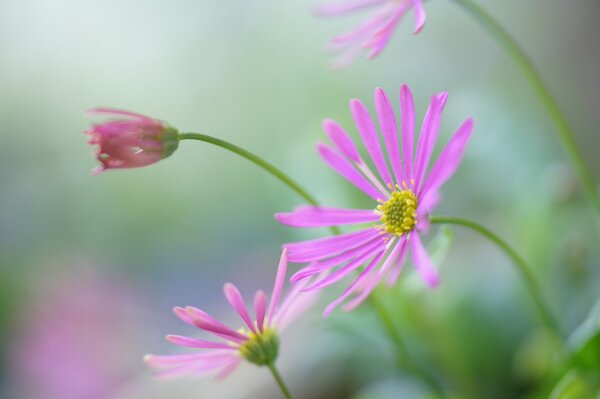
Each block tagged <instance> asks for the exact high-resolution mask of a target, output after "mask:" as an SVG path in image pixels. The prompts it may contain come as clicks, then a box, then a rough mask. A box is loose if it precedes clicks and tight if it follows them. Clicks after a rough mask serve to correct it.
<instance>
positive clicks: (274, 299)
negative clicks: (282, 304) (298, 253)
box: [267, 248, 288, 320]
mask: <svg viewBox="0 0 600 399" xmlns="http://www.w3.org/2000/svg"><path fill="white" fill-rule="evenodd" d="M287 264H288V250H287V248H284V249H283V252H282V253H281V258H280V259H279V266H278V267H277V276H275V284H274V285H273V293H272V294H271V303H270V304H269V310H268V312H267V319H268V320H271V319H272V318H273V316H274V315H275V308H276V307H277V305H278V304H279V298H280V297H281V290H282V289H283V284H284V283H285V276H286V274H287Z"/></svg>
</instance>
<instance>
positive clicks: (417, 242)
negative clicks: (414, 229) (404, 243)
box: [410, 233, 440, 287]
mask: <svg viewBox="0 0 600 399" xmlns="http://www.w3.org/2000/svg"><path fill="white" fill-rule="evenodd" d="M410 245H411V251H412V258H413V262H414V263H415V268H416V269H417V271H418V272H419V274H420V275H421V278H422V279H423V280H424V281H425V283H427V285H429V286H430V287H435V286H437V285H438V284H439V283H440V278H439V275H438V272H437V270H436V268H435V266H434V265H433V262H432V261H431V258H430V257H429V254H427V251H426V250H425V247H424V246H423V243H422V242H421V238H420V237H419V235H418V234H414V233H413V234H412V236H411V237H410Z"/></svg>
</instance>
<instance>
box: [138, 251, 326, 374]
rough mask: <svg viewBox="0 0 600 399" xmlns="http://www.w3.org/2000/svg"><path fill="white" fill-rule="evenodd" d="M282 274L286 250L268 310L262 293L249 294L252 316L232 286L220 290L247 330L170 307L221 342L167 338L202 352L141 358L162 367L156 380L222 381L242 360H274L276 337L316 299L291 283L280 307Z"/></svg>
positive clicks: (192, 309) (194, 310)
mask: <svg viewBox="0 0 600 399" xmlns="http://www.w3.org/2000/svg"><path fill="white" fill-rule="evenodd" d="M286 271H287V252H286V251H285V250H284V251H283V253H282V255H281V259H280V261H279V268H278V270H277V276H276V278H275V285H274V287H273V293H272V296H271V301H270V303H269V304H268V306H267V302H268V299H267V296H266V294H265V293H264V292H263V291H261V290H259V291H257V292H256V294H255V296H254V312H255V318H254V319H252V318H251V316H250V314H249V313H248V311H247V309H246V305H245V302H244V299H243V297H242V295H241V294H240V292H239V290H238V289H237V287H236V286H234V285H233V284H230V283H227V284H225V287H224V292H225V297H226V298H227V301H228V302H229V303H230V305H231V306H232V307H233V309H234V310H235V311H236V312H237V313H238V315H239V316H240V318H241V319H242V320H243V322H244V324H245V325H246V327H243V328H241V329H237V330H235V329H232V328H229V327H228V326H226V325H224V324H222V323H220V322H219V321H217V320H216V319H214V318H213V317H212V316H210V315H209V314H207V313H206V312H204V311H202V310H200V309H198V308H195V307H192V306H188V307H185V308H181V307H176V308H174V309H173V310H174V312H175V314H176V315H177V316H178V317H179V318H180V319H181V320H182V321H183V322H185V323H187V324H190V325H192V326H194V327H197V328H200V329H201V330H204V331H207V332H209V333H211V334H213V335H215V336H216V337H218V338H221V339H223V340H224V342H213V341H206V340H201V339H195V338H189V337H183V336H179V335H168V336H167V340H168V341H169V342H171V343H173V344H175V345H180V346H185V347H188V348H199V349H207V350H206V351H204V352H200V353H193V354H181V355H167V356H157V355H146V356H145V357H144V360H145V361H146V363H147V364H148V365H150V366H152V367H156V368H161V369H164V370H162V371H160V372H159V376H162V377H170V376H178V375H183V374H208V373H211V372H216V373H217V377H218V378H225V377H227V376H228V375H229V374H230V373H231V372H233V371H234V370H235V369H236V368H237V366H238V365H239V364H240V363H241V362H242V360H244V359H245V360H247V361H248V362H250V363H253V364H256V365H259V366H264V365H268V364H271V363H272V362H274V361H275V359H276V358H277V355H278V351H279V333H280V332H281V331H282V330H283V329H284V328H285V327H287V325H288V324H289V323H290V322H291V321H292V320H293V319H295V318H296V317H298V316H299V315H300V314H301V313H302V312H304V310H306V308H308V307H309V306H310V305H311V304H312V303H313V302H314V300H315V299H316V295H314V294H304V293H301V290H302V288H303V286H304V284H299V285H296V286H295V287H294V288H293V289H292V290H291V291H290V292H289V294H288V295H287V297H286V298H285V299H284V300H283V301H282V302H281V303H279V299H280V296H281V291H282V288H283V284H284V282H285V277H286Z"/></svg>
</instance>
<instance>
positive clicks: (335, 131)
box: [323, 119, 363, 163]
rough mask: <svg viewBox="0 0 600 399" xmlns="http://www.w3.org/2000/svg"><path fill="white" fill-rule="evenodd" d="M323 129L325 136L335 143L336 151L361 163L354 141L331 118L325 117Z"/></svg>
mask: <svg viewBox="0 0 600 399" xmlns="http://www.w3.org/2000/svg"><path fill="white" fill-rule="evenodd" d="M323 130H325V133H326V134H327V137H329V140H331V141H332V142H333V144H335V147H336V148H337V149H338V151H340V152H341V153H342V154H344V155H345V156H346V157H348V158H350V159H351V160H352V161H354V162H356V163H363V161H362V159H361V158H360V154H359V153H358V150H357V149H356V146H355V145H354V142H353V141H352V139H351V138H350V136H349V135H348V133H346V131H345V130H344V129H343V128H342V127H341V126H340V125H338V124H337V123H336V122H335V121H333V120H331V119H325V120H324V121H323Z"/></svg>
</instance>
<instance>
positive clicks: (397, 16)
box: [315, 0, 425, 69]
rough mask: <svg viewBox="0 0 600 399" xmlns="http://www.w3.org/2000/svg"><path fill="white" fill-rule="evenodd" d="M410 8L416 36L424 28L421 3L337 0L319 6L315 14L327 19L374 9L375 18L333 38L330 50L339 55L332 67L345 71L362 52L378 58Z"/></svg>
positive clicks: (423, 12) (420, 1)
mask: <svg viewBox="0 0 600 399" xmlns="http://www.w3.org/2000/svg"><path fill="white" fill-rule="evenodd" d="M411 8H412V9H413V10H414V23H415V28H414V32H415V34H417V33H419V32H420V31H421V30H422V29H423V26H425V9H424V8H423V4H422V0H334V2H330V3H327V4H322V5H320V6H318V7H317V8H316V9H315V13H316V14H317V15H320V16H324V17H335V16H340V15H347V14H352V13H354V12H356V11H360V10H363V9H365V10H366V9H372V10H373V13H372V15H371V16H370V17H369V18H367V19H365V21H364V22H363V23H362V24H360V25H359V26H358V27H356V28H355V29H353V30H351V31H349V32H346V33H344V34H342V35H339V36H336V37H334V38H333V39H331V43H330V48H331V50H332V51H333V52H336V53H339V54H340V55H339V57H338V58H337V59H336V60H335V61H334V64H333V67H334V68H335V69H339V68H343V67H345V66H347V65H348V64H350V63H351V62H353V61H354V60H355V59H356V58H357V57H358V56H360V55H361V54H362V53H363V52H367V53H368V55H369V58H375V57H376V56H377V55H379V53H381V51H383V49H384V48H385V46H386V45H387V44H388V42H389V41H390V39H391V38H392V35H393V33H394V30H395V29H396V26H397V25H398V24H399V23H400V20H401V19H402V18H403V17H404V15H406V13H408V11H410V9H411Z"/></svg>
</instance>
